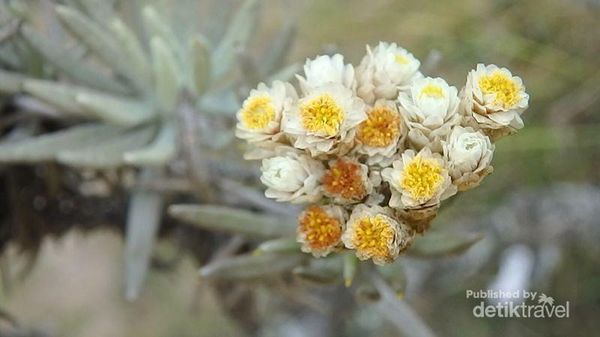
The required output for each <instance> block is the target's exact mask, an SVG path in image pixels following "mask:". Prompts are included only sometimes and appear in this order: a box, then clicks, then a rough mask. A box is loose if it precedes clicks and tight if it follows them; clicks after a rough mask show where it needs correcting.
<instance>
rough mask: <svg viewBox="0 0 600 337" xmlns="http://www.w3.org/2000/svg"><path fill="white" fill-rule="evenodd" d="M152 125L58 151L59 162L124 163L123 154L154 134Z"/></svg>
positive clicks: (84, 164) (88, 164)
mask: <svg viewBox="0 0 600 337" xmlns="http://www.w3.org/2000/svg"><path fill="white" fill-rule="evenodd" d="M154 133H155V130H154V128H153V127H145V128H140V129H137V130H131V131H128V132H127V133H124V134H122V135H119V136H118V137H114V138H112V139H105V140H104V141H102V142H99V143H98V144H95V145H90V146H80V147H78V148H77V149H73V150H66V151H60V152H59V153H58V154H57V159H58V161H59V162H61V163H63V164H67V165H71V166H76V167H89V168H114V167H118V166H121V165H122V164H123V163H124V160H123V154H124V153H125V152H128V151H132V150H134V149H137V148H140V147H143V146H144V145H146V144H148V142H149V141H150V140H151V139H152V137H153V136H154Z"/></svg>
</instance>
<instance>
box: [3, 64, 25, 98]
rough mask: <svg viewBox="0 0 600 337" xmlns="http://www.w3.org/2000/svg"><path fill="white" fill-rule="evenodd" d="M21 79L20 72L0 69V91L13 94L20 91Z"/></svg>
mask: <svg viewBox="0 0 600 337" xmlns="http://www.w3.org/2000/svg"><path fill="white" fill-rule="evenodd" d="M23 80H24V77H23V76H22V75H21V74H17V73H12V72H9V71H5V70H2V69H0V93H6V94H14V93H17V92H19V91H21V86H22V83H23Z"/></svg>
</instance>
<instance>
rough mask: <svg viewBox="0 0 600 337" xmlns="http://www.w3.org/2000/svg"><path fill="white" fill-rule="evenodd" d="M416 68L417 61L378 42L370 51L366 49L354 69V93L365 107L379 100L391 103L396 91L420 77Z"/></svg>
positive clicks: (398, 48) (392, 47)
mask: <svg viewBox="0 0 600 337" xmlns="http://www.w3.org/2000/svg"><path fill="white" fill-rule="evenodd" d="M420 65H421V62H419V60H417V59H416V58H415V57H414V56H413V55H412V54H411V53H409V52H408V51H407V50H406V49H404V48H401V47H398V46H397V45H396V44H395V43H391V44H390V43H387V42H379V45H377V47H375V49H373V51H371V48H370V47H369V46H367V55H365V57H364V58H363V59H362V61H361V63H360V65H359V66H358V68H357V69H356V80H357V85H358V87H357V94H358V96H360V97H361V98H362V99H364V100H365V102H367V103H368V104H373V103H374V102H375V101H376V100H378V99H381V98H383V99H391V100H394V99H396V97H397V96H398V90H399V89H403V88H405V87H406V86H408V85H410V83H411V82H412V81H414V80H415V79H417V78H419V77H421V76H422V75H421V73H420V72H419V66H420Z"/></svg>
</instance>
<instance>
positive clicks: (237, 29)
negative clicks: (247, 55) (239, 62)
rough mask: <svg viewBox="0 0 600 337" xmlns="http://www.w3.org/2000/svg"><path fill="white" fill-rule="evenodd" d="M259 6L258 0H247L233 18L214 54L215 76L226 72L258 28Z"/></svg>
mask: <svg viewBox="0 0 600 337" xmlns="http://www.w3.org/2000/svg"><path fill="white" fill-rule="evenodd" d="M258 7H259V1H258V0H246V1H245V2H244V3H243V4H242V6H241V7H240V9H239V10H238V12H237V13H236V15H235V16H234V17H233V19H232V20H231V23H230V25H229V29H228V30H227V33H225V36H224V37H223V39H222V40H221V43H220V44H219V45H218V46H217V49H216V50H215V52H214V54H213V58H212V59H213V60H214V62H213V64H214V66H213V74H214V77H215V78H218V77H220V76H221V75H223V74H225V73H226V72H227V71H228V70H229V69H230V68H231V66H232V65H233V64H234V62H235V60H236V57H237V55H238V54H239V52H240V51H241V50H243V49H244V48H245V47H246V44H247V42H248V40H249V38H250V36H252V34H253V33H254V29H255V28H256V21H257V16H258Z"/></svg>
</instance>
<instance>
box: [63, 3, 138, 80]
mask: <svg viewBox="0 0 600 337" xmlns="http://www.w3.org/2000/svg"><path fill="white" fill-rule="evenodd" d="M56 13H57V14H58V17H59V19H60V20H61V22H62V23H63V24H64V25H65V26H66V27H67V28H68V29H69V31H70V32H72V33H73V34H74V35H75V36H76V37H77V38H78V39H79V40H81V42H83V43H84V44H85V45H87V46H88V47H89V49H90V50H91V51H92V52H93V53H94V54H96V55H97V56H98V57H99V58H100V59H101V60H102V61H104V62H105V63H106V64H107V65H109V66H111V67H113V68H114V69H115V70H117V71H118V72H119V73H120V74H122V75H123V76H125V77H126V78H128V79H129V80H130V81H131V82H132V83H133V84H135V85H136V87H138V88H140V89H143V88H144V86H145V85H146V83H143V80H142V79H140V78H138V77H136V76H135V73H134V72H133V71H132V69H131V68H130V67H129V62H128V61H127V59H126V57H125V56H124V55H123V53H122V52H121V50H120V48H119V44H118V43H117V41H116V40H115V39H114V38H113V37H112V36H111V34H110V33H109V32H108V31H106V30H104V28H103V27H101V26H99V25H98V24H97V23H95V22H93V21H92V20H90V19H89V18H87V17H86V16H85V15H83V14H82V13H81V12H79V11H77V10H74V9H72V8H69V7H66V6H60V5H59V6H56Z"/></svg>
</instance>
